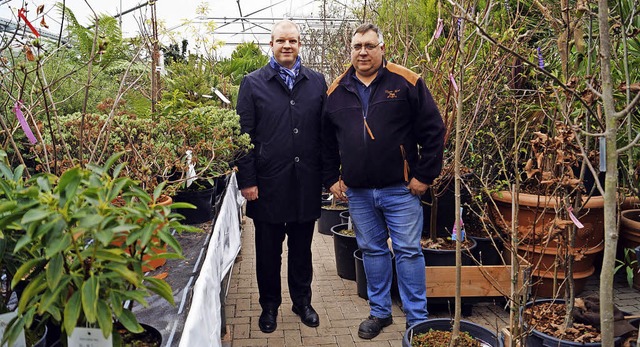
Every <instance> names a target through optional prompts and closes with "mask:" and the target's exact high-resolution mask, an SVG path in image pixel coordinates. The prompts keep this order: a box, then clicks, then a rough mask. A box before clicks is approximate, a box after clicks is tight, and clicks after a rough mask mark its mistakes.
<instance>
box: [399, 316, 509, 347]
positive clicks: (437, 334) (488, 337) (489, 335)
mask: <svg viewBox="0 0 640 347" xmlns="http://www.w3.org/2000/svg"><path fill="white" fill-rule="evenodd" d="M452 326H453V321H452V320H451V319H449V318H436V319H428V320H426V321H424V322H422V323H418V324H416V325H414V326H412V327H410V328H409V329H407V331H406V332H405V334H404V337H403V339H402V346H403V347H410V346H411V347H414V346H429V347H431V346H438V347H439V346H443V347H448V346H449V340H450V339H451V329H452ZM425 335H426V336H425ZM460 337H461V338H460V339H458V341H457V344H456V346H482V347H491V346H498V345H499V343H498V339H497V337H496V334H494V333H493V332H491V331H490V330H488V329H486V328H484V327H482V326H480V325H478V324H475V323H472V322H469V321H465V320H461V321H460ZM425 340H426V341H425Z"/></svg>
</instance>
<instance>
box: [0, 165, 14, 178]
mask: <svg viewBox="0 0 640 347" xmlns="http://www.w3.org/2000/svg"><path fill="white" fill-rule="evenodd" d="M0 171H1V172H2V176H3V177H6V178H7V179H10V178H11V177H13V172H11V168H9V167H8V166H7V165H5V164H4V163H3V164H2V165H0Z"/></svg>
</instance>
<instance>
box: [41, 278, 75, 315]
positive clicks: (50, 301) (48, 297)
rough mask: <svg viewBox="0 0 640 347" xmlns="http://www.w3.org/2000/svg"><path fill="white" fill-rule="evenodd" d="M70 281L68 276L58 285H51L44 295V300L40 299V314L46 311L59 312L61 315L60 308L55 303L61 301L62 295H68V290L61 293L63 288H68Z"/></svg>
mask: <svg viewBox="0 0 640 347" xmlns="http://www.w3.org/2000/svg"><path fill="white" fill-rule="evenodd" d="M70 281H71V279H70V278H69V277H67V278H66V279H65V280H63V281H61V282H60V284H59V285H58V286H56V287H51V286H49V290H47V291H46V292H45V293H44V294H43V295H42V300H40V306H39V307H38V314H39V315H42V314H44V313H45V312H58V313H57V314H58V315H60V313H59V311H60V308H59V307H57V306H55V305H56V304H57V303H59V302H60V300H59V298H60V295H65V296H66V294H67V292H65V293H64V294H61V293H62V291H63V290H65V291H67V290H68V288H67V284H69V282H70Z"/></svg>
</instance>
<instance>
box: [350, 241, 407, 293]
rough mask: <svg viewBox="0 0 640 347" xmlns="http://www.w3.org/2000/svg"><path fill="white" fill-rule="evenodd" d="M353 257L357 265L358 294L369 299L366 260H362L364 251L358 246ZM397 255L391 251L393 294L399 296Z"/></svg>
mask: <svg viewBox="0 0 640 347" xmlns="http://www.w3.org/2000/svg"><path fill="white" fill-rule="evenodd" d="M353 258H354V259H355V266H356V287H357V292H358V296H359V297H361V298H363V299H365V300H369V294H368V293H367V274H366V273H365V272H364V262H363V261H362V251H361V250H360V249H359V248H358V249H356V250H355V252H353ZM395 259H396V256H395V254H393V253H391V264H392V266H393V277H392V280H391V296H396V297H398V296H399V292H398V278H397V275H396V263H395Z"/></svg>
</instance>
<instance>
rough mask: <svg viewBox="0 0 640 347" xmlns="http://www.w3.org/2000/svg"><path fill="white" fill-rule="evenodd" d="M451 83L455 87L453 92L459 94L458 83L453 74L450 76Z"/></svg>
mask: <svg viewBox="0 0 640 347" xmlns="http://www.w3.org/2000/svg"><path fill="white" fill-rule="evenodd" d="M449 81H451V85H453V90H455V91H456V93H457V92H458V84H457V83H456V79H455V78H454V77H453V74H449Z"/></svg>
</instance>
